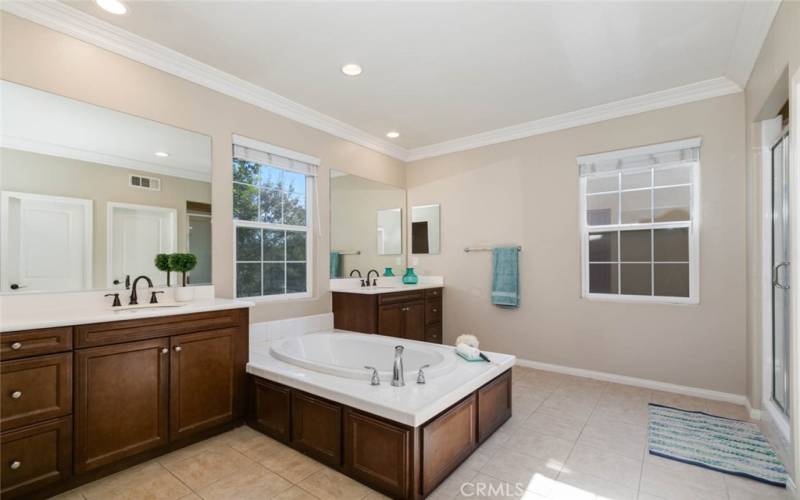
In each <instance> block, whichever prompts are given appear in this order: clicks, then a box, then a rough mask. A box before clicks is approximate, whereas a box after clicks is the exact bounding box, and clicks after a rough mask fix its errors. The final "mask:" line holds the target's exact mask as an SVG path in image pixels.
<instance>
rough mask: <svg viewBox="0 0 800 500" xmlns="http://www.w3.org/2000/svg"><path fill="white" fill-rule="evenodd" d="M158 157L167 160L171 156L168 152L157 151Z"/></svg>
mask: <svg viewBox="0 0 800 500" xmlns="http://www.w3.org/2000/svg"><path fill="white" fill-rule="evenodd" d="M156 156H158V157H159V158H166V157H167V156H169V153H167V152H166V151H156Z"/></svg>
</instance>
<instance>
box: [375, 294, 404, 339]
mask: <svg viewBox="0 0 800 500" xmlns="http://www.w3.org/2000/svg"><path fill="white" fill-rule="evenodd" d="M405 308H406V304H403V303H400V304H391V305H384V306H381V307H380V308H379V309H378V333H379V334H380V335H388V336H390V337H400V338H404V337H405V332H404V326H403V316H404V315H405Z"/></svg>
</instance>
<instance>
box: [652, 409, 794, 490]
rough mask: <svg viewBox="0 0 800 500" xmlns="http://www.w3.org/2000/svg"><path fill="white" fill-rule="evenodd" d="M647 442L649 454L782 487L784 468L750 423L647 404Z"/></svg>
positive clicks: (756, 427)
mask: <svg viewBox="0 0 800 500" xmlns="http://www.w3.org/2000/svg"><path fill="white" fill-rule="evenodd" d="M647 439H648V442H647V445H648V448H649V450H650V454H651V455H658V456H660V457H664V458H669V459H672V460H677V461H679V462H684V463H687V464H692V465H698V466H700V467H705V468H707V469H713V470H717V471H720V472H725V473H728V474H733V475H736V476H742V477H749V478H751V479H755V480H756V481H761V482H764V483H767V484H772V485H775V486H784V487H785V486H786V469H784V468H783V464H782V463H781V461H780V459H779V458H778V456H777V455H776V454H775V452H774V451H773V450H772V447H771V446H770V444H769V442H768V441H767V439H766V438H765V437H764V435H763V434H761V431H760V430H759V429H758V426H757V425H755V424H752V423H750V422H743V421H741V420H734V419H731V418H725V417H717V416H714V415H709V414H708V413H704V412H701V411H686V410H680V409H678V408H671V407H669V406H662V405H657V404H653V403H650V426H649V433H648V438H647Z"/></svg>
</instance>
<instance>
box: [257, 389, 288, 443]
mask: <svg viewBox="0 0 800 500" xmlns="http://www.w3.org/2000/svg"><path fill="white" fill-rule="evenodd" d="M251 382H252V384H253V386H252V387H253V400H252V403H253V404H252V415H251V417H250V418H251V425H253V426H254V427H256V428H258V429H259V430H261V431H263V432H264V433H265V434H268V435H270V436H272V437H274V438H275V439H278V440H280V441H283V442H284V443H286V442H288V441H289V424H290V420H289V418H290V417H289V415H290V411H289V408H290V407H289V405H290V404H291V403H290V396H289V392H290V391H289V388H288V387H286V386H284V385H278V384H273V383H272V382H268V381H266V380H264V379H262V378H259V377H251Z"/></svg>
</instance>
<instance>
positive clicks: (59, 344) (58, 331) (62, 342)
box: [0, 326, 72, 360]
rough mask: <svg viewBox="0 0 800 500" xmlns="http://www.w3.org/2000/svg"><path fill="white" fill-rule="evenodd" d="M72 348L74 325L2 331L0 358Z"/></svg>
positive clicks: (0, 334) (0, 335) (48, 352)
mask: <svg viewBox="0 0 800 500" xmlns="http://www.w3.org/2000/svg"><path fill="white" fill-rule="evenodd" d="M70 350H72V327H71V326H65V327H62V328H42V329H40V330H23V331H19V332H5V333H0V359H2V360H7V359H17V358H25V357H28V356H38V355H40V354H52V353H56V352H65V351H70Z"/></svg>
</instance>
